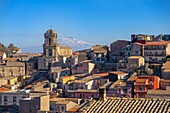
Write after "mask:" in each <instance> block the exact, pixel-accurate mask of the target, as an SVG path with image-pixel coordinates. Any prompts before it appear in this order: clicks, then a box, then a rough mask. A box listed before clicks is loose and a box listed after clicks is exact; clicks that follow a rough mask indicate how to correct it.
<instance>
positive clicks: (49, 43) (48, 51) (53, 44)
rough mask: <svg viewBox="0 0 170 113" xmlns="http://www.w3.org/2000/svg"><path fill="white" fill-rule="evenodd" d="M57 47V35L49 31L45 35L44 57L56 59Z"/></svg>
mask: <svg viewBox="0 0 170 113" xmlns="http://www.w3.org/2000/svg"><path fill="white" fill-rule="evenodd" d="M57 45H58V44H57V33H56V32H55V31H54V30H52V29H49V30H48V31H47V32H46V33H45V34H44V44H43V56H44V57H56V56H57V54H56V53H57Z"/></svg>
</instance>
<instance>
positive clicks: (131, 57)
mask: <svg viewBox="0 0 170 113" xmlns="http://www.w3.org/2000/svg"><path fill="white" fill-rule="evenodd" d="M139 58H143V57H142V56H130V57H128V59H139Z"/></svg>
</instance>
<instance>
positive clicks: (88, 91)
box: [67, 89, 98, 93]
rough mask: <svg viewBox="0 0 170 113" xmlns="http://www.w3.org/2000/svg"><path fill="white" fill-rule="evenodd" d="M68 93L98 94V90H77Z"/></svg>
mask: <svg viewBox="0 0 170 113" xmlns="http://www.w3.org/2000/svg"><path fill="white" fill-rule="evenodd" d="M67 91H68V92H70V93H71V92H77V93H78V92H80V93H98V90H95V89H77V90H67Z"/></svg>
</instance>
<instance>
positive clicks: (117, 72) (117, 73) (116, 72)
mask: <svg viewBox="0 0 170 113" xmlns="http://www.w3.org/2000/svg"><path fill="white" fill-rule="evenodd" d="M109 73H112V74H116V75H119V74H128V73H125V72H123V71H112V72H109Z"/></svg>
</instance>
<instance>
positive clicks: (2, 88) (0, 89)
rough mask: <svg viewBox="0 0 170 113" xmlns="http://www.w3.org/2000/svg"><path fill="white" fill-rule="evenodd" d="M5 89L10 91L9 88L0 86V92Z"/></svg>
mask: <svg viewBox="0 0 170 113" xmlns="http://www.w3.org/2000/svg"><path fill="white" fill-rule="evenodd" d="M5 91H10V89H9V88H4V87H1V88H0V92H5Z"/></svg>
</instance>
